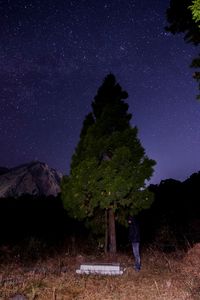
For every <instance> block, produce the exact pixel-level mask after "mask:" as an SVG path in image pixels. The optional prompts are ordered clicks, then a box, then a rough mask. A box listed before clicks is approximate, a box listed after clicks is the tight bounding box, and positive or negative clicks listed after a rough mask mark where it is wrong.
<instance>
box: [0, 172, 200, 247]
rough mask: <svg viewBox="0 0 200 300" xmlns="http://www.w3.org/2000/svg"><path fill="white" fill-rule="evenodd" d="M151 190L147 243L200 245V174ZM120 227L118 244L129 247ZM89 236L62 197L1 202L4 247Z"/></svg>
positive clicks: (144, 226) (145, 216) (143, 217)
mask: <svg viewBox="0 0 200 300" xmlns="http://www.w3.org/2000/svg"><path fill="white" fill-rule="evenodd" d="M149 190H150V191H151V192H153V194H154V202H153V204H152V206H151V207H150V209H147V210H144V211H142V212H141V213H140V214H139V219H140V223H141V231H142V237H143V243H144V244H146V243H153V244H154V245H157V246H158V247H160V248H162V250H166V251H171V250H176V249H177V247H180V246H181V247H183V246H184V247H185V246H188V245H192V244H193V243H196V242H199V241H200V240H199V239H200V238H199V237H200V218H199V216H200V172H198V173H195V174H192V175H191V176H190V177H189V178H188V179H187V180H186V181H184V182H180V181H177V180H174V179H166V180H163V181H161V182H160V184H159V185H153V184H152V185H150V186H149ZM117 227H118V230H117V231H118V236H117V240H118V244H119V246H121V247H122V246H123V247H125V246H126V245H127V243H128V239H127V229H126V228H124V227H122V226H121V225H120V224H118V222H117ZM86 235H88V231H87V230H85V229H84V226H83V223H80V222H78V221H76V220H73V219H71V218H70V217H69V216H68V215H67V213H66V211H65V209H64V208H63V204H62V201H61V199H60V196H58V197H32V196H30V195H24V196H22V197H20V198H18V199H13V198H5V199H0V241H1V243H5V242H6V243H7V242H12V243H17V242H19V241H20V240H22V239H25V238H30V237H35V238H39V239H42V240H45V241H48V242H51V243H58V241H62V240H64V239H65V238H66V237H70V241H72V242H73V237H74V238H77V237H78V236H79V237H81V236H82V237H85V236H86ZM71 237H72V240H71ZM86 241H87V239H86ZM119 248H120V247H119Z"/></svg>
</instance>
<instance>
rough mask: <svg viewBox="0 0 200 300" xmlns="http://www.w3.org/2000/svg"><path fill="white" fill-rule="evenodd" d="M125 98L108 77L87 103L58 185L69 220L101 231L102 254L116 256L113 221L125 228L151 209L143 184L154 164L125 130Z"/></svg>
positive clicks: (128, 129)
mask: <svg viewBox="0 0 200 300" xmlns="http://www.w3.org/2000/svg"><path fill="white" fill-rule="evenodd" d="M127 97H128V94H127V92H125V91H123V90H122V88H121V86H120V85H119V84H118V83H117V82H116V79H115V77H114V75H112V74H109V75H108V76H107V77H106V78H105V80H104V82H103V84H102V86H101V87H100V88H99V90H98V93H97V95H96V96H95V98H94V101H93V102H92V113H90V114H89V115H87V116H86V118H85V121H84V123H83V128H82V131H81V134H80V141H79V143H78V146H77V148H76V151H75V153H74V155H73V157H72V163H71V171H70V175H69V177H67V178H65V179H64V180H63V182H62V199H63V203H64V206H65V208H66V209H67V211H68V212H69V214H70V215H71V216H73V217H75V218H78V219H80V220H81V219H82V220H85V221H86V222H87V223H88V224H92V228H93V229H98V230H100V231H102V230H103V229H104V230H105V251H109V252H113V253H114V252H116V233H115V220H116V219H117V220H118V222H120V223H122V224H126V220H127V216H128V214H138V212H139V211H141V210H142V209H145V208H148V207H149V206H150V205H151V203H152V196H151V194H150V192H149V191H148V190H147V188H146V180H148V179H150V177H151V175H152V173H153V166H154V165H155V162H154V161H153V160H151V159H149V158H148V157H147V156H146V155H145V151H144V148H143V147H142V146H141V143H140V141H139V139H138V138H137V128H136V127H134V128H132V127H131V125H130V119H131V117H132V116H131V114H129V113H128V104H127V103H126V102H125V101H124V99H126V98H127Z"/></svg>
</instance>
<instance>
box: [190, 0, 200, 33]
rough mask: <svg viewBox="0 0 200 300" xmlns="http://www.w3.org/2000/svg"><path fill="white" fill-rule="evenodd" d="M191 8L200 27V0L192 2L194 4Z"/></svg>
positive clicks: (193, 16)
mask: <svg viewBox="0 0 200 300" xmlns="http://www.w3.org/2000/svg"><path fill="white" fill-rule="evenodd" d="M189 9H190V10H191V12H192V18H193V20H194V21H195V22H196V23H197V24H198V26H199V27H200V24H199V22H200V0H194V1H193V2H192V5H190V6H189Z"/></svg>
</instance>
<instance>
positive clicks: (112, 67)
mask: <svg viewBox="0 0 200 300" xmlns="http://www.w3.org/2000/svg"><path fill="white" fill-rule="evenodd" d="M168 6H169V1H168V0H162V1H160V0H112V1H111V0H96V1H94V0H71V1H67V0H58V1H55V0H34V1H32V0H17V1H16V0H2V1H0V166H4V167H14V166H17V165H19V164H22V163H27V162H30V161H32V160H40V161H43V162H46V163H47V164H49V166H51V167H53V168H56V169H57V170H59V171H61V172H62V173H63V174H68V173H69V169H70V160H71V156H72V154H73V151H74V149H75V146H76V144H77V143H78V140H79V134H80V130H81V127H82V122H83V119H84V117H85V115H86V114H87V113H88V112H90V111H91V101H92V100H93V97H94V96H95V95H96V92H97V89H98V88H99V86H100V85H101V84H102V81H103V79H104V77H105V76H106V75H107V74H108V73H110V72H112V73H114V74H115V76H116V78H117V81H118V82H119V83H120V85H121V86H122V88H123V89H125V90H126V91H127V92H128V93H129V98H128V104H129V111H130V112H131V113H132V114H133V118H132V121H131V124H132V125H133V126H135V125H137V127H138V129H139V138H140V140H141V142H142V145H143V146H144V148H145V149H146V153H147V155H148V156H149V157H150V158H152V159H155V160H156V161H157V166H156V167H155V173H154V176H153V177H152V182H153V183H159V182H160V180H163V179H166V178H174V179H177V180H185V179H186V178H187V177H188V176H190V175H191V174H192V173H194V172H197V171H199V170H200V155H199V154H200V151H199V149H200V103H199V102H198V101H197V100H196V99H195V97H196V95H197V94H198V89H197V83H196V82H195V81H194V80H193V78H192V73H193V72H194V70H192V69H191V68H190V67H189V66H190V64H191V61H192V58H194V57H195V55H196V54H197V52H198V49H197V48H195V47H194V46H192V45H189V44H186V43H185V42H184V40H183V36H182V35H176V36H173V35H171V34H170V33H167V32H165V29H164V27H165V26H166V25H167V22H166V9H167V7H168Z"/></svg>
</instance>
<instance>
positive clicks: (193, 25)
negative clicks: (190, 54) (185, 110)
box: [166, 0, 200, 99]
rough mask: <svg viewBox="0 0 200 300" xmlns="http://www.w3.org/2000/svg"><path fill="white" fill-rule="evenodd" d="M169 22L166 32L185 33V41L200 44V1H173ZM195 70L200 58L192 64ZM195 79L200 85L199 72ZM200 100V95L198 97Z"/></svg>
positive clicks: (168, 13) (199, 64)
mask: <svg viewBox="0 0 200 300" xmlns="http://www.w3.org/2000/svg"><path fill="white" fill-rule="evenodd" d="M167 21H168V23H169V26H168V27H166V30H168V31H170V32H171V33H173V34H175V33H180V32H183V33H185V40H186V41H187V42H189V43H192V44H194V45H196V46H197V45H199V43H200V0H193V1H192V0H171V1H170V7H169V8H168V9H167ZM191 66H192V67H194V68H199V66H200V56H199V57H197V58H195V59H194V60H193V62H192V64H191ZM193 78H194V79H195V80H196V81H197V82H198V84H199V90H200V72H199V71H198V70H197V71H196V72H195V73H194V74H193ZM197 99H200V95H198V96H197Z"/></svg>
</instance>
